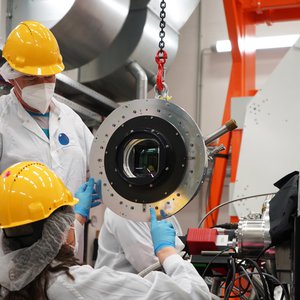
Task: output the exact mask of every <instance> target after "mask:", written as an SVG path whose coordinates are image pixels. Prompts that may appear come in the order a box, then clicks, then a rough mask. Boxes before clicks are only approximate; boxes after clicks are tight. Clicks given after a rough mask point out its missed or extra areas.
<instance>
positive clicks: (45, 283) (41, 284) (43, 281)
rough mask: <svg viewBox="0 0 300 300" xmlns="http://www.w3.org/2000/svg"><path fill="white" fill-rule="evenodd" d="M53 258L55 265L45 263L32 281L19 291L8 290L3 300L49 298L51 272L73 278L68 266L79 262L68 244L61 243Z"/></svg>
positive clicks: (44, 299)
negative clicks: (43, 267)
mask: <svg viewBox="0 0 300 300" xmlns="http://www.w3.org/2000/svg"><path fill="white" fill-rule="evenodd" d="M54 260H55V261H56V262H58V264H56V265H55V266H51V265H50V264H49V265H47V266H46V267H45V269H44V270H43V271H42V272H41V273H40V274H39V275H38V276H37V277H36V278H35V279H34V280H33V281H32V282H30V283H29V284H28V285H27V286H25V287H24V288H23V289H21V290H20V291H10V292H9V293H8V294H7V295H6V296H5V297H4V300H32V299H34V300H49V298H48V296H47V289H48V287H49V281H50V279H51V274H55V273H59V272H65V273H66V274H67V276H68V277H69V278H70V279H72V280H74V277H73V276H72V274H71V273H70V272H69V267H71V266H75V265H79V263H78V260H77V259H76V258H75V257H74V253H73V249H72V248H71V247H69V246H68V245H62V247H61V248H60V251H59V252H58V254H57V256H56V257H55V259H54Z"/></svg>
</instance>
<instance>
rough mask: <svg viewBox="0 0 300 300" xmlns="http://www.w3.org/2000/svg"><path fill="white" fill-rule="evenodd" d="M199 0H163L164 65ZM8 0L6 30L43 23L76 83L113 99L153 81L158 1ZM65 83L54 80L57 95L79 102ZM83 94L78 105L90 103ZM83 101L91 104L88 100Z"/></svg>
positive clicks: (97, 104)
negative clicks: (75, 75) (75, 74)
mask: <svg viewBox="0 0 300 300" xmlns="http://www.w3.org/2000/svg"><path fill="white" fill-rule="evenodd" d="M199 1H200V0H184V1H166V3H167V7H166V10H165V11H166V19H165V21H166V28H165V34H166V35H165V38H164V41H165V44H166V46H165V50H166V51H167V53H168V60H167V63H166V68H167V69H168V68H169V66H170V65H171V63H172V61H173V60H174V58H175V55H176V52H177V49H178V42H179V30H180V28H181V27H182V26H183V25H184V23H185V22H186V21H187V19H188V18H189V17H190V15H191V14H192V12H193V11H194V9H195V8H196V7H197V5H198V3H199ZM8 2H9V4H10V5H8V7H9V8H10V9H9V11H8V15H11V19H10V24H8V28H7V32H10V30H11V29H12V28H13V27H15V26H16V25H17V24H18V23H19V22H20V21H22V20H29V19H32V20H37V21H40V22H41V23H43V24H44V25H45V26H47V27H48V28H50V29H51V30H52V32H53V33H54V35H55V36H56V38H57V40H58V43H59V45H60V49H61V52H62V55H63V59H64V64H65V66H66V69H75V68H79V69H78V70H79V72H78V73H79V82H80V83H82V84H84V85H86V86H87V87H89V88H91V89H92V90H95V91H96V92H97V93H98V94H102V95H103V96H104V97H107V98H110V99H111V100H115V101H127V100H131V99H136V98H137V97H140V96H139V95H142V97H143V98H144V96H145V93H147V91H148V90H149V89H151V88H152V87H153V86H154V84H155V78H156V73H157V64H156V62H155V59H154V58H155V55H156V53H157V51H158V42H159V40H160V38H159V30H160V27H159V22H160V16H159V13H160V11H161V8H160V2H161V1H160V0H151V1H150V0H109V1H108V0H64V1H61V0H30V1H29V0H8ZM8 23H9V22H8ZM139 80H141V81H140V82H139ZM70 88H71V91H69V90H70ZM70 88H69V87H68V84H65V82H62V84H61V87H60V85H58V89H59V92H60V94H61V95H63V96H66V97H69V96H70V95H71V96H72V98H70V99H72V100H73V98H74V99H75V98H76V99H77V100H76V102H77V103H78V102H80V101H81V98H82V96H81V95H82V93H81V91H80V90H78V92H77V93H76V91H75V90H74V86H73V85H72V86H70ZM68 93H69V94H70V95H69V94H68ZM97 97H98V95H97ZM85 98H86V97H85ZM85 98H84V101H83V105H85V104H87V103H88V102H90V98H88V99H85ZM88 104H89V105H88V107H89V108H92V106H93V105H91V103H88ZM95 107H98V108H100V109H101V108H102V106H100V102H99V101H97V102H95ZM106 108H107V107H106ZM109 110H111V107H109V108H108V111H109ZM108 111H107V112H106V113H108Z"/></svg>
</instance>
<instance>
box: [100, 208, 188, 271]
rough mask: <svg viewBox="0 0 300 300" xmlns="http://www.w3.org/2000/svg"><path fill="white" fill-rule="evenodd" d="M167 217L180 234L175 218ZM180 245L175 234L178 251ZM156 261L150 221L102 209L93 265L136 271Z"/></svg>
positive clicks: (181, 244) (181, 245) (180, 248)
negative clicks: (132, 218) (101, 223)
mask: <svg viewBox="0 0 300 300" xmlns="http://www.w3.org/2000/svg"><path fill="white" fill-rule="evenodd" d="M167 220H168V221H170V222H172V223H173V226H174V228H175V231H176V233H177V235H182V230H181V227H180V225H179V223H178V222H177V220H176V218H175V217H174V216H173V217H171V218H168V219H167ZM183 248H184V245H183V243H182V242H181V241H180V239H179V238H177V237H176V249H177V250H178V252H180V251H181V250H182V249H183ZM157 261H158V258H157V257H156V256H155V255H154V249H153V243H152V238H151V233H150V223H147V222H134V221H131V220H128V219H125V218H122V217H120V216H119V215H117V214H115V213H114V212H113V211H112V210H110V209H109V208H106V209H105V213H104V222H103V225H102V227H101V230H100V234H99V239H98V254H97V260H96V263H95V268H101V267H103V266H107V267H110V268H112V269H114V270H117V271H125V272H131V273H139V272H141V271H142V270H144V269H146V268H147V267H149V266H151V265H153V264H154V263H156V262H157Z"/></svg>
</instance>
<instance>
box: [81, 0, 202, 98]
mask: <svg viewBox="0 0 300 300" xmlns="http://www.w3.org/2000/svg"><path fill="white" fill-rule="evenodd" d="M146 2H147V1H143V4H147V3H146ZM159 3H160V1H159V0H152V1H150V2H149V3H148V4H147V5H145V6H144V7H143V6H142V5H141V3H140V2H139V0H135V1H134V0H132V1H131V6H130V11H129V14H128V16H127V19H126V21H125V23H124V26H123V27H122V30H121V31H120V33H119V34H118V36H117V37H116V38H115V40H114V41H113V42H112V44H111V45H110V47H108V48H107V49H105V50H104V51H102V52H101V53H99V55H98V56H97V57H96V58H95V59H94V60H92V61H90V62H89V63H87V64H86V65H84V66H82V67H80V69H79V81H80V82H81V83H83V84H85V85H87V86H89V87H90V88H92V89H94V90H96V91H98V92H99V93H101V94H104V95H105V96H107V97H109V98H111V99H114V100H116V101H126V100H131V99H136V86H137V82H136V79H135V78H134V76H133V75H132V74H131V73H130V71H129V68H128V67H127V66H128V65H130V64H131V63H132V62H137V63H138V64H139V65H140V66H141V68H143V69H144V70H145V72H146V74H147V76H148V78H149V84H148V87H149V89H150V88H152V87H153V85H154V83H155V80H154V78H155V74H156V72H157V64H156V63H155V60H154V57H155V55H156V52H157V50H158V42H159V22H160V17H159V10H160V5H159ZM198 3H199V0H186V1H184V2H181V3H178V2H175V1H172V2H168V3H167V9H166V15H167V16H166V27H165V33H166V34H165V38H164V41H165V44H166V47H165V50H166V51H167V53H168V60H167V66H168V65H170V64H171V63H172V61H173V60H174V58H175V55H176V53H177V49H178V41H179V29H180V28H181V27H182V26H183V24H184V23H185V22H186V21H187V19H188V18H189V17H190V15H191V14H192V12H193V11H194V9H195V8H196V6H197V5H198Z"/></svg>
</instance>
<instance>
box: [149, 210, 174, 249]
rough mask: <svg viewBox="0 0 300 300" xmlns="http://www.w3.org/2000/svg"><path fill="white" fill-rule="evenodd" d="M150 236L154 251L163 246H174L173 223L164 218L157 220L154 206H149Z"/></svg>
mask: <svg viewBox="0 0 300 300" xmlns="http://www.w3.org/2000/svg"><path fill="white" fill-rule="evenodd" d="M150 221H151V236H152V241H153V247H154V253H155V254H157V252H158V251H159V250H161V249H163V248H165V247H173V248H175V236H176V232H175V229H174V227H173V224H172V223H170V222H167V221H165V220H162V221H157V219H156V214H155V211H154V208H150Z"/></svg>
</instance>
